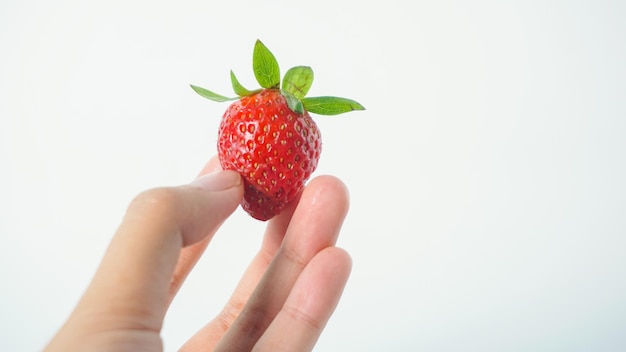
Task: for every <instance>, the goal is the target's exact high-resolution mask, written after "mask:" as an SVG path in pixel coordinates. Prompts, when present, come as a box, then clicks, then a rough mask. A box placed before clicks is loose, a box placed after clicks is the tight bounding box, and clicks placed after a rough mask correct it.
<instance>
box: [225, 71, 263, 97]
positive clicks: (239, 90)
mask: <svg viewBox="0 0 626 352" xmlns="http://www.w3.org/2000/svg"><path fill="white" fill-rule="evenodd" d="M230 82H231V83H232V84H233V90H234V91H235V94H237V95H238V96H240V97H247V96H249V95H252V94H254V93H258V92H259V91H260V89H257V90H247V89H246V88H244V86H242V85H241V83H239V81H238V80H237V77H235V73H234V72H233V71H232V70H231V71H230Z"/></svg>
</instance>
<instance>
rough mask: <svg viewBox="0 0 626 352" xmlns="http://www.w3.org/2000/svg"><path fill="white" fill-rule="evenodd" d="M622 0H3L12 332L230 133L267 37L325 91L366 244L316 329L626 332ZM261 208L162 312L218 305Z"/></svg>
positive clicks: (329, 141)
mask: <svg viewBox="0 0 626 352" xmlns="http://www.w3.org/2000/svg"><path fill="white" fill-rule="evenodd" d="M625 16H626V5H625V3H624V2H622V1H617V0H616V1H591V0H589V1H495V0H494V1H472V2H470V1H451V0H445V1H432V2H410V1H401V0H388V1H340V0H333V1H328V0H321V1H308V2H301V1H286V0H285V1H266V2H261V1H230V2H229V1H221V2H219V3H218V2H210V1H179V2H173V1H167V2H166V1H120V0H114V1H100V2H87V1H78V0H76V1H72V0H58V1H43V0H41V1H37V0H26V1H17V0H8V1H7V0H4V1H2V2H1V3H0V236H1V237H0V239H1V245H0V263H1V265H0V285H2V289H1V290H0V350H2V351H28V350H39V349H41V348H42V347H43V346H44V345H45V343H46V342H47V341H48V340H49V339H50V337H51V336H52V335H53V334H54V333H55V331H56V330H57V329H58V327H59V326H60V324H62V322H63V321H64V320H65V318H66V317H67V315H68V314H69V312H70V311H71V309H72V308H73V306H74V304H75V303H76V301H77V299H78V298H79V297H80V295H81V293H82V291H83V289H84V288H85V286H86V285H87V284H88V282H89V280H90V278H91V275H92V274H93V272H94V270H95V268H96V267H97V265H98V262H99V260H100V258H101V256H102V254H103V251H104V250H105V247H106V245H107V243H108V241H109V239H110V237H111V235H112V233H113V232H114V230H115V229H116V227H117V225H118V222H119V220H120V218H121V216H122V214H123V212H124V210H125V207H126V205H127V203H128V202H129V201H130V200H131V199H132V197H133V196H134V195H135V194H136V193H138V192H140V191H142V190H144V189H147V188H150V187H154V186H160V185H176V184H182V183H186V182H188V181H190V180H191V179H193V177H194V176H195V174H196V173H197V172H198V171H199V170H200V169H201V167H202V166H203V165H204V163H205V162H206V160H207V159H209V158H210V157H211V156H212V155H213V154H214V152H215V139H216V133H217V125H218V123H219V118H220V117H221V114H222V113H223V111H224V110H225V109H226V106H227V105H226V103H223V104H218V103H212V102H209V101H207V100H204V99H202V98H200V97H199V96H197V95H196V94H195V93H194V92H193V91H192V90H191V89H190V88H189V86H188V85H189V84H190V83H194V84H198V85H201V86H205V87H207V88H209V89H213V90H215V91H217V92H220V93H222V94H230V91H231V88H230V81H229V76H228V72H229V70H230V69H233V70H234V71H235V72H236V73H237V75H238V77H239V79H240V80H241V82H242V83H243V84H244V85H245V86H248V87H253V86H254V79H253V75H252V70H251V56H252V47H253V45H254V41H255V40H256V39H257V38H259V39H261V40H262V41H263V42H264V43H265V44H266V45H267V46H268V47H269V48H270V50H272V51H273V52H274V54H275V55H276V56H277V58H278V60H279V62H280V64H281V68H282V69H283V72H284V71H286V69H287V68H289V67H291V66H295V65H310V66H312V67H313V69H314V70H315V73H316V81H315V82H314V84H313V87H312V89H311V91H310V95H311V96H315V95H338V96H345V97H349V98H353V99H355V100H357V101H359V102H361V103H362V104H363V105H365V107H366V108H367V111H364V112H355V113H350V114H347V115H342V116H338V117H317V118H316V120H317V121H318V124H319V127H320V129H321V130H322V134H323V138H324V152H323V155H322V159H321V162H320V166H319V169H318V171H317V173H316V174H334V175H337V176H338V177H340V178H342V179H343V180H344V181H345V182H346V184H347V185H348V187H349V189H350V192H351V212H350V214H349V218H348V219H347V221H346V224H345V227H344V230H343V232H342V236H341V238H340V240H339V243H338V245H339V246H341V247H343V248H345V249H347V250H348V251H349V252H350V253H351V255H352V257H353V260H354V268H353V273H352V276H351V279H350V281H349V283H348V286H347V288H346V291H345V294H344V297H343V299H342V301H341V303H340V305H339V307H338V308H337V311H336V313H335V315H334V316H333V318H332V319H331V321H330V323H329V325H328V327H327V329H326V331H325V332H324V334H323V335H322V337H321V339H320V341H319V344H318V347H317V350H318V351H348V350H350V351H417V350H423V351H459V350H463V351H529V350H532V351H617V350H624V349H626V298H625V297H626V259H625V251H626V237H625V234H626V216H625V213H626V186H625V185H624V180H625V179H626V163H625V159H626V156H625V153H624V152H625V151H626V143H625V142H624V136H625V134H626V119H625V117H626V99H625V98H626V83H625V82H626V65H625V64H624V63H625V62H626V39H625V34H624V33H626V25H625V24H624V18H625ZM263 227H264V225H263V224H262V223H260V222H256V221H254V220H253V219H251V218H250V217H248V216H247V215H246V214H245V213H244V212H243V211H241V210H240V209H239V210H237V212H236V213H235V215H233V217H232V218H231V219H229V221H228V222H227V223H226V224H225V225H224V227H223V229H222V231H221V232H220V233H218V235H217V236H216V237H215V239H214V241H213V243H212V245H211V247H210V248H209V249H208V251H207V253H206V255H205V256H204V257H203V259H202V260H201V261H200V263H199V264H198V266H197V268H196V269H195V271H194V272H193V273H192V275H191V276H190V278H189V279H188V282H187V283H186V286H185V287H184V288H183V290H182V291H181V292H180V294H179V297H178V298H177V300H176V301H175V303H174V305H173V306H172V309H171V312H170V314H169V315H168V316H167V318H166V322H165V327H164V329H163V332H162V335H163V339H164V341H165V345H166V350H167V351H173V350H176V348H177V347H178V346H179V345H180V344H181V343H182V342H183V341H184V340H185V339H186V338H188V337H189V336H190V335H191V334H192V333H193V332H195V331H196V330H197V329H198V328H200V327H201V326H202V325H203V324H204V323H205V322H207V321H208V320H209V319H210V318H211V317H212V316H213V314H215V313H216V312H217V311H219V309H220V308H221V306H222V304H223V303H224V302H225V300H226V298H227V297H228V295H229V294H230V292H231V290H232V288H233V287H234V285H235V283H236V281H237V280H238V278H239V275H240V274H241V272H242V271H243V269H244V267H245V266H246V265H247V263H248V261H249V259H251V257H252V255H253V253H254V252H255V251H256V249H257V247H258V246H259V244H260V240H261V234H262V230H263Z"/></svg>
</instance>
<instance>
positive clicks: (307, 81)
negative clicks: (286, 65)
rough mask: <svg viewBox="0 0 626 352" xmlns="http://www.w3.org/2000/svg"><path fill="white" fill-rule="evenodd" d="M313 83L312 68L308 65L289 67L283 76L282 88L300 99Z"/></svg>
mask: <svg viewBox="0 0 626 352" xmlns="http://www.w3.org/2000/svg"><path fill="white" fill-rule="evenodd" d="M312 84H313V70H312V69H311V68H310V67H308V66H296V67H292V68H290V69H289V70H288V71H287V72H286V73H285V77H283V90H286V91H288V92H289V93H291V94H293V95H294V96H295V97H296V98H298V99H302V98H304V96H305V95H306V93H308V92H309V89H310V88H311V85H312Z"/></svg>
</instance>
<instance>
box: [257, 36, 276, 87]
mask: <svg viewBox="0 0 626 352" xmlns="http://www.w3.org/2000/svg"><path fill="white" fill-rule="evenodd" d="M252 69H253V70H254V77H256V80H257V82H259V84H260V85H261V87H263V88H267V89H272V88H280V69H279V67H278V62H277V61H276V58H275V57H274V54H272V52H271V51H269V49H268V48H267V47H266V46H265V45H264V44H263V43H261V41H260V40H257V41H256V43H255V44H254V52H253V53H252Z"/></svg>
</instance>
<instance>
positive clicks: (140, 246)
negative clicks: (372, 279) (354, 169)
mask: <svg viewBox="0 0 626 352" xmlns="http://www.w3.org/2000/svg"><path fill="white" fill-rule="evenodd" d="M201 175H203V176H201V177H199V178H198V179H196V180H195V181H194V182H192V183H191V184H190V185H186V186H179V187H166V188H158V189H152V190H148V191H145V192H143V193H141V194H140V195H138V196H137V197H136V198H135V199H134V200H133V201H132V202H131V204H130V206H129V207H128V210H127V213H126V215H125V217H124V219H123V221H122V223H121V225H120V227H119V229H118V230H117V232H116V234H115V236H114V237H113V239H112V241H111V244H110V246H109V248H108V249H107V252H106V254H105V255H104V258H103V260H102V263H101V264H100V267H99V268H98V270H97V272H96V274H95V276H94V278H93V280H92V282H91V283H90V285H89V287H88V288H87V290H86V292H85V293H84V295H83V297H82V298H81V300H80V301H79V303H78V304H77V306H76V308H75V310H74V311H73V312H72V314H71V315H70V317H69V318H68V320H67V322H66V323H65V324H64V326H63V327H62V328H61V329H60V331H59V332H58V333H57V335H56V336H55V337H54V338H53V339H52V341H51V342H50V344H49V345H48V346H47V347H46V351H50V352H52V351H99V350H103V351H104V350H106V351H161V350H163V344H162V340H161V337H160V330H161V327H162V324H163V318H164V316H165V314H166V311H167V309H168V306H169V305H170V303H171V301H172V299H173V298H174V296H175V295H176V292H177V291H178V289H179V288H180V286H181V285H182V284H183V282H184V280H185V278H186V277H187V275H188V274H189V272H190V271H191V269H192V268H193V267H194V265H195V264H196V262H197V261H198V259H199V258H200V256H201V255H202V253H203V252H204V250H205V248H206V247H207V245H208V244H209V242H210V240H211V238H212V237H213V235H214V234H215V232H216V231H217V229H218V228H219V226H220V225H221V224H222V223H223V222H224V221H225V220H226V218H227V217H228V216H230V215H231V214H232V212H233V211H234V210H235V209H236V208H237V206H238V204H239V202H240V201H241V198H242V195H243V186H242V182H241V178H240V176H239V175H238V174H237V173H235V172H233V171H221V170H219V164H218V163H217V161H216V159H214V160H212V161H211V162H209V164H207V166H206V167H205V169H204V170H203V171H202V172H201ZM347 211H348V193H347V189H346V188H345V186H344V185H343V183H342V182H341V181H339V180H338V179H336V178H334V177H332V176H320V177H317V178H315V179H313V180H311V182H310V183H309V184H308V185H307V186H306V188H305V190H304V192H303V193H302V195H301V197H300V198H299V200H296V201H294V202H293V203H292V204H291V205H290V206H289V207H288V208H287V209H286V210H285V211H283V213H281V214H280V215H278V216H277V217H276V218H274V219H272V220H271V221H269V222H268V225H267V228H266V232H265V237H264V239H263V243H262V246H261V249H260V250H259V252H258V254H257V255H256V256H255V257H254V258H253V260H252V262H251V263H250V265H249V267H248V269H247V270H246V272H245V273H244V275H243V277H242V278H241V281H240V282H239V284H238V285H237V287H236V288H235V291H234V293H233V295H232V296H231V298H230V299H229V301H228V302H227V303H226V305H225V307H224V309H223V310H222V311H221V312H220V313H219V314H218V316H217V317H215V318H214V319H213V320H211V321H210V322H209V323H208V324H207V325H206V326H204V327H203V328H202V329H200V331H198V332H197V333H196V334H195V335H193V336H192V337H191V338H190V339H189V341H187V343H186V344H185V345H184V346H182V348H181V351H250V350H253V349H254V350H255V351H308V350H312V349H313V346H314V345H315V343H316V341H317V339H318V337H319V336H320V334H321V332H322V330H323V329H324V326H325V324H326V322H327V321H328V319H329V318H330V316H331V314H332V313H333V311H334V309H335V307H336V304H337V302H338V301H339V298H340V296H341V293H342V291H343V288H344V286H345V283H346V281H347V279H348V276H349V273H350V269H351V259H350V257H349V255H348V254H347V253H346V252H345V251H344V250H342V249H339V248H337V247H335V246H334V245H335V242H336V240H337V236H338V234H339V230H340V228H341V225H342V223H343V220H344V218H345V216H346V214H347Z"/></svg>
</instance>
